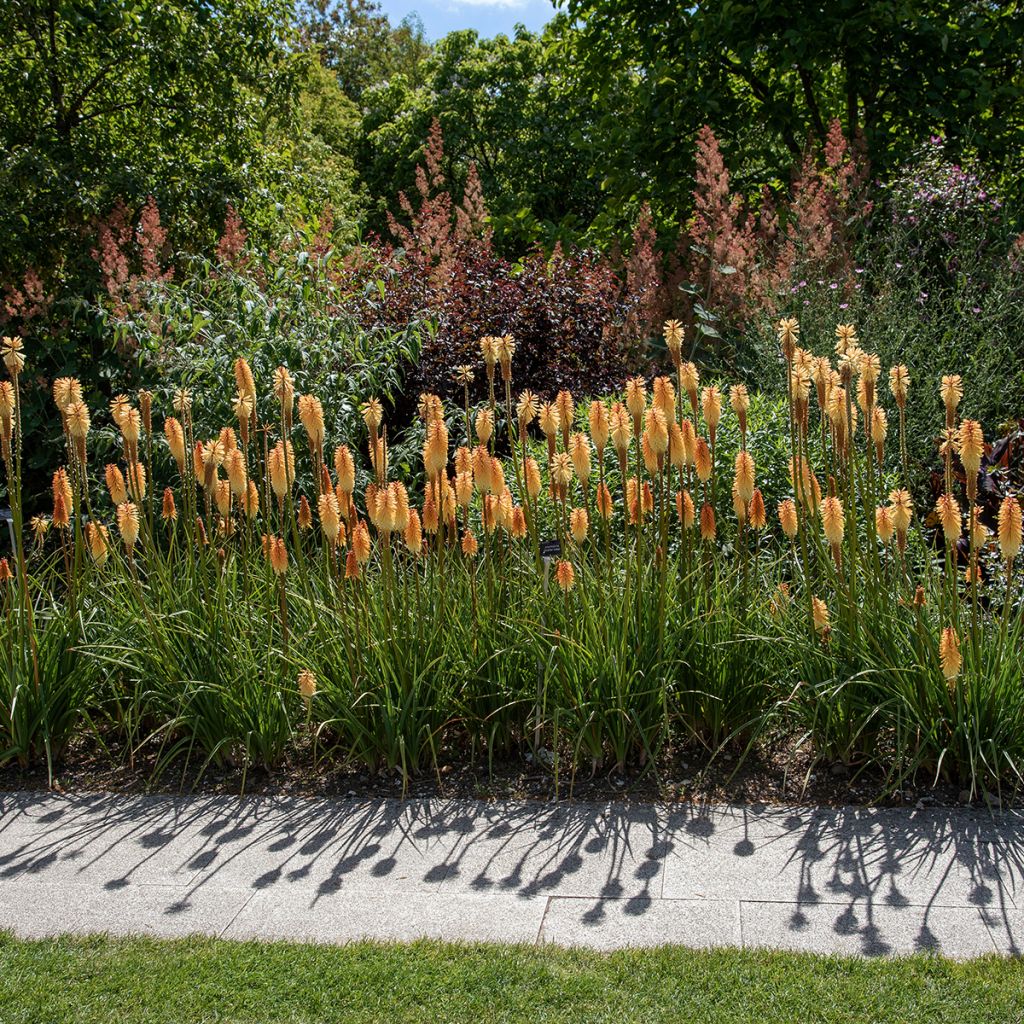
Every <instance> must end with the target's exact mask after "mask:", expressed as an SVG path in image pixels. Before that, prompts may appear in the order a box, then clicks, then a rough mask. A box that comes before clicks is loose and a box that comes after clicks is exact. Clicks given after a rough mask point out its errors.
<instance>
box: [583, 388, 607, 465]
mask: <svg viewBox="0 0 1024 1024" xmlns="http://www.w3.org/2000/svg"><path fill="white" fill-rule="evenodd" d="M588 417H589V420H590V436H591V438H592V439H593V442H594V447H595V448H596V449H597V458H598V461H602V460H603V459H604V450H605V448H606V447H607V445H608V439H609V437H610V436H611V426H610V424H609V420H608V408H607V406H606V405H605V404H604V402H599V401H597V400H596V399H595V400H594V401H593V402H591V403H590V410H589V414H588Z"/></svg>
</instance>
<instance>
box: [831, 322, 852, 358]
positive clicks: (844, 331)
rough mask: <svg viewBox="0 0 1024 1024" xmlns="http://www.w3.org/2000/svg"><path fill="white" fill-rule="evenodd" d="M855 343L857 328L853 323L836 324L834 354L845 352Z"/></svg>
mask: <svg viewBox="0 0 1024 1024" xmlns="http://www.w3.org/2000/svg"><path fill="white" fill-rule="evenodd" d="M856 345H857V328H856V327H854V325H853V324H837V325H836V354H837V355H840V356H842V355H846V353H847V352H848V351H849V350H850V349H851V348H852V347H855V346H856Z"/></svg>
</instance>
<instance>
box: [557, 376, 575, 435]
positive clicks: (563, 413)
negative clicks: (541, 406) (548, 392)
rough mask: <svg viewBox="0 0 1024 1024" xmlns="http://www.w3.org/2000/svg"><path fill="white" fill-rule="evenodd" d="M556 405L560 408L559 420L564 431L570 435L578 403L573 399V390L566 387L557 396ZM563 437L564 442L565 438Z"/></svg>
mask: <svg viewBox="0 0 1024 1024" xmlns="http://www.w3.org/2000/svg"><path fill="white" fill-rule="evenodd" d="M555 406H556V407H557V408H558V421H559V423H560V424H561V427H562V433H563V434H564V435H565V437H568V433H569V431H570V430H572V424H573V420H574V419H575V418H576V403H575V402H574V401H573V400H572V392H571V391H566V390H565V389H564V388H563V389H562V390H561V391H559V392H558V394H557V395H556V396H555ZM565 437H563V442H564V440H565Z"/></svg>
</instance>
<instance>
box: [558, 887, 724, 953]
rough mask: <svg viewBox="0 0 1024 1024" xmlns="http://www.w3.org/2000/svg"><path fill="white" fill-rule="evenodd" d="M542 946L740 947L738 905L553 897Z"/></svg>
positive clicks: (605, 948)
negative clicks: (553, 944) (645, 902)
mask: <svg viewBox="0 0 1024 1024" xmlns="http://www.w3.org/2000/svg"><path fill="white" fill-rule="evenodd" d="M541 940H542V941H544V942H552V943H555V944H556V945H559V946H586V947H589V948H591V949H603V950H610V949H622V948H625V947H632V946H662V945H670V944H671V945H682V946H689V947H691V948H695V949H696V948H699V949H707V948H711V947H714V946H739V945H740V914H739V903H738V902H737V901H736V900H657V901H653V902H652V903H650V904H649V905H644V904H642V903H640V902H638V901H637V900H621V899H619V900H611V899H598V900H592V899H585V898H580V897H564V896H553V897H552V898H551V901H550V903H549V905H548V909H547V913H546V914H545V915H544V926H543V928H542V929H541Z"/></svg>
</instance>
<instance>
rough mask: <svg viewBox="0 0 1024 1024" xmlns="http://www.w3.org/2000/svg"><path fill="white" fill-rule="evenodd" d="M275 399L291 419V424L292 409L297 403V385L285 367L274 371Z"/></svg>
mask: <svg viewBox="0 0 1024 1024" xmlns="http://www.w3.org/2000/svg"><path fill="white" fill-rule="evenodd" d="M274 397H275V398H276V399H277V400H278V402H279V403H280V404H281V408H282V410H284V411H285V414H286V416H288V417H289V422H290V417H291V408H292V404H293V403H294V401H295V383H294V381H292V375H291V374H290V373H289V372H288V368H287V367H285V366H279V367H278V368H277V369H276V370H275V371H274Z"/></svg>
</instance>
